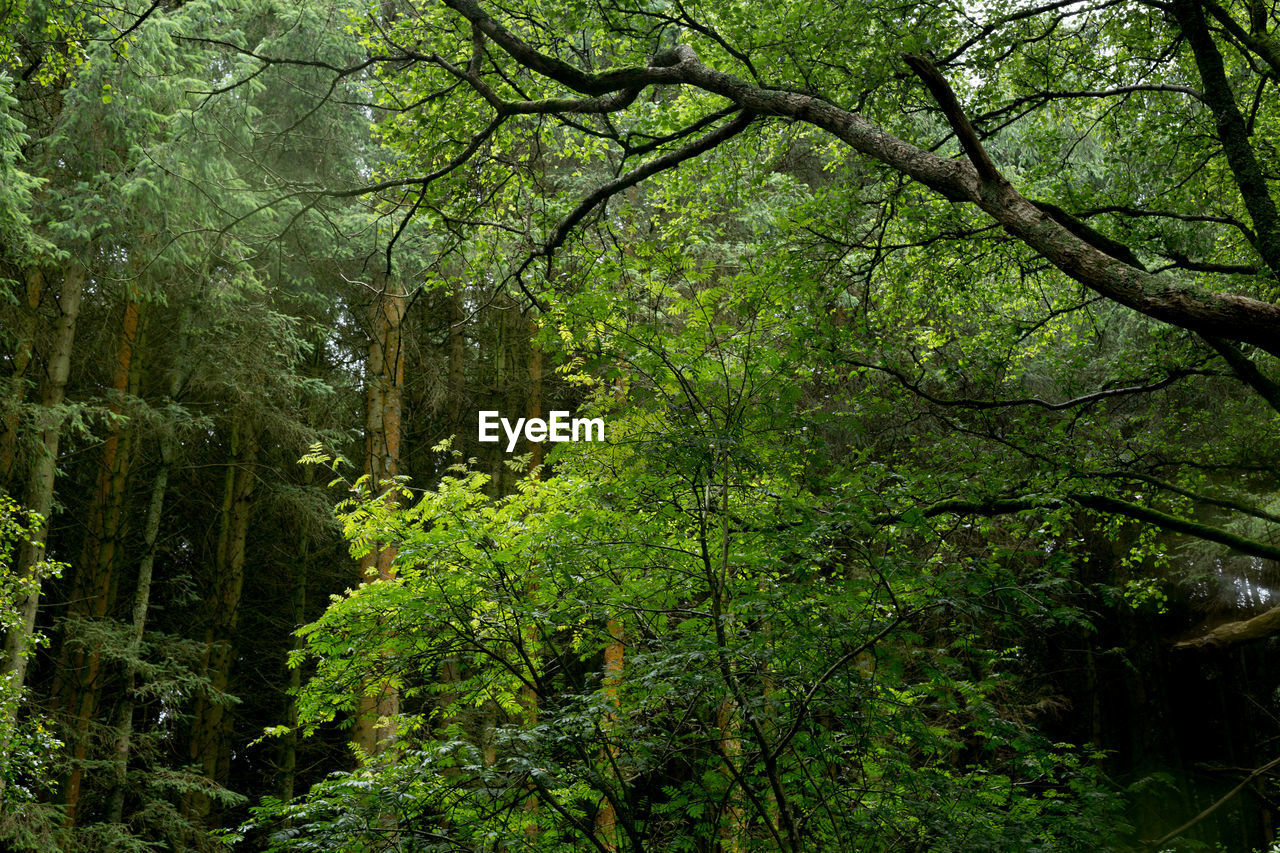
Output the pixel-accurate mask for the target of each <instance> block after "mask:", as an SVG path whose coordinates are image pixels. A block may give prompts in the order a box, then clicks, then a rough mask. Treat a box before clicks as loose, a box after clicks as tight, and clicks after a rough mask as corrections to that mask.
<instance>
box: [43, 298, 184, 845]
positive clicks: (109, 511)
mask: <svg viewBox="0 0 1280 853" xmlns="http://www.w3.org/2000/svg"><path fill="white" fill-rule="evenodd" d="M139 307H140V305H139V302H138V301H137V300H136V299H134V298H132V297H131V298H130V299H129V300H128V302H127V303H126V305H125V313H124V320H123V323H122V325H121V332H120V345H119V349H118V351H117V353H116V363H115V368H114V371H113V375H112V382H111V387H112V391H113V392H114V393H113V395H112V397H111V398H110V400H109V403H108V407H109V411H110V412H111V414H112V415H114V416H119V414H120V411H121V408H122V407H121V403H122V401H123V398H124V395H125V394H127V393H129V392H130V391H135V390H136V381H137V379H136V371H135V369H134V368H135V366H136V365H135V364H134V361H135V359H134V353H135V351H136V344H137V338H138V326H139V314H140V311H139ZM134 432H135V431H134V429H133V428H132V427H128V426H126V427H121V426H119V422H118V421H117V422H116V424H115V425H113V426H112V429H111V435H110V436H108V437H107V441H106V443H105V444H104V445H103V449H102V459H101V461H100V463H99V466H98V477H97V486H96V488H95V489H94V492H93V496H92V499H91V502H90V505H89V511H88V518H89V521H88V527H87V529H86V531H85V537H84V542H83V545H82V547H81V549H80V560H79V562H78V563H77V565H76V568H75V582H74V584H73V586H72V590H73V592H72V596H71V606H70V612H71V614H72V615H73V616H80V617H88V618H90V619H102V618H103V617H105V616H106V615H107V613H108V611H109V610H110V608H111V604H112V600H113V598H114V595H113V592H114V589H113V585H114V582H115V578H114V574H115V568H116V565H115V563H116V556H117V550H118V545H119V540H120V528H121V519H122V517H123V514H124V503H125V495H126V491H125V489H126V485H127V479H128V472H129V464H130V456H131V451H132V445H133V437H134ZM162 498H163V496H162ZM77 645H78V647H77V649H76V651H75V652H74V654H72V655H69V656H68V655H66V654H65V648H66V645H65V643H64V654H63V656H62V661H61V662H60V664H61V667H60V668H62V669H63V671H64V673H65V675H64V676H63V678H62V679H61V681H62V684H61V687H62V688H63V692H64V693H65V697H64V704H65V707H66V708H67V710H68V711H69V712H70V714H71V716H72V726H71V754H72V762H71V774H70V776H69V777H68V780H67V785H66V789H65V804H66V822H67V826H74V825H75V821H76V813H77V811H78V809H79V803H80V786H81V784H82V782H83V774H84V762H85V760H86V759H87V758H88V752H89V740H90V737H89V729H90V726H91V724H92V721H93V717H94V713H95V711H96V710H97V706H98V698H99V697H98V691H99V687H100V685H99V683H98V682H99V679H98V676H99V670H100V668H101V663H102V655H101V653H100V651H99V649H98V648H97V647H96V646H94V647H92V648H90V649H88V650H87V651H86V650H85V648H84V647H83V646H82V645H79V644H77ZM68 657H70V659H71V661H70V665H69V666H68V665H67V659H68Z"/></svg>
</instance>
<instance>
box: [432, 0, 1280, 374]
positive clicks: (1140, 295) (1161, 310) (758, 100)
mask: <svg viewBox="0 0 1280 853" xmlns="http://www.w3.org/2000/svg"><path fill="white" fill-rule="evenodd" d="M444 3H445V5H446V6H448V7H449V8H451V9H453V10H454V11H456V12H458V13H459V14H461V15H462V16H463V17H465V18H466V19H467V20H469V21H470V22H471V23H472V24H473V25H474V26H475V27H476V29H477V30H478V31H479V32H481V33H483V34H484V36H485V37H486V38H488V39H491V40H492V41H493V42H494V43H495V44H497V45H498V46H499V47H500V48H501V49H502V51H504V52H505V53H506V54H507V55H508V56H510V57H511V58H512V59H513V60H514V61H516V62H517V63H519V64H520V65H521V66H523V67H524V68H525V69H527V70H529V71H532V72H534V73H536V74H539V75H541V76H542V77H544V78H546V79H548V80H551V81H554V82H556V83H559V84H561V85H563V86H565V87H567V88H569V89H570V90H572V91H574V92H578V93H580V94H582V95H586V96H589V97H591V98H599V97H602V96H607V95H610V94H612V93H619V92H629V90H634V89H637V88H643V87H648V86H654V85H679V84H683V85H690V86H695V87H697V88H699V89H702V90H703V91H706V92H709V93H713V94H717V95H720V96H722V97H725V98H727V99H729V100H730V101H732V102H733V103H734V104H736V105H737V106H738V108H740V109H741V110H743V111H744V112H747V113H754V114H757V115H760V116H776V117H780V118H785V119H791V120H795V121H801V122H804V123H807V124H810V125H813V126H815V127H818V128H821V129H823V130H826V131H827V132H829V133H831V134H832V135H834V136H835V137H837V138H838V139H840V140H842V141H843V142H845V143H846V144H847V145H849V146H850V147H851V148H853V149H854V150H855V151H858V152H859V153H861V154H864V155H866V156H868V157H871V158H872V159H875V160H877V161H879V162H881V163H883V164H885V165H887V166H889V167H890V168H893V169H895V170H897V171H899V172H901V173H903V174H905V175H907V176H909V177H911V178H913V179H915V180H917V181H919V182H920V183H922V184H924V185H925V186H928V187H930V188H931V189H933V190H935V191H937V192H938V193H940V194H942V195H943V196H944V197H946V198H948V199H951V200H953V201H957V202H968V203H971V204H974V205H976V206H978V207H979V208H981V209H982V210H983V211H984V212H986V213H987V214H989V215H990V216H991V217H992V218H994V219H995V220H996V222H998V223H999V224H1000V225H1001V226H1002V227H1003V228H1004V229H1005V230H1006V231H1007V232H1008V233H1010V234H1011V235H1013V236H1014V237H1016V238H1018V239H1019V240H1021V241H1022V242H1023V243H1025V244H1026V245H1027V246H1029V247H1031V248H1032V249H1033V250H1035V251H1036V252H1038V253H1039V254H1040V255H1041V256H1043V257H1044V258H1045V259H1046V260H1048V261H1049V262H1050V263H1052V264H1053V265H1054V266H1056V267H1057V268H1058V269H1060V270H1062V271H1063V272H1064V273H1066V274H1067V275H1068V276H1070V277H1071V278H1073V279H1075V280H1076V281H1079V282H1080V283H1082V284H1084V285H1085V286H1086V287H1089V288H1090V289H1092V290H1094V291H1095V292H1097V293H1099V294H1101V295H1102V296H1105V297H1106V298H1108V299H1111V300H1113V301H1115V302H1118V303H1120V304H1122V305H1125V306H1127V307H1129V308H1132V309H1134V310H1136V311H1138V312H1140V313H1142V314H1145V315H1147V316H1149V317H1152V318H1154V319H1156V320H1159V321H1161V322H1165V323H1168V324H1170V325H1174V326H1178V327H1180V328H1184V329H1188V330H1190V331H1193V332H1197V333H1199V334H1202V335H1210V336H1215V337H1220V338H1225V339H1227V340H1233V341H1239V342H1241V343H1248V344H1252V345H1253V346H1256V347H1258V348H1259V349H1262V350H1264V351H1265V352H1268V353H1271V354H1272V355H1277V356H1280V306H1277V305H1275V304H1272V303H1270V302H1265V301H1262V300H1259V299H1254V298H1252V297H1248V296H1242V295H1238V294H1230V293H1216V292H1213V291H1209V290H1206V289H1204V288H1201V287H1198V286H1196V285H1194V284H1192V283H1190V282H1188V281H1187V280H1186V279H1184V278H1180V277H1176V276H1172V275H1167V274H1165V275H1157V274H1152V273H1149V272H1146V271H1145V270H1142V269H1140V268H1138V267H1137V266H1135V265H1134V264H1132V263H1130V262H1128V261H1126V260H1124V259H1122V258H1120V257H1117V256H1116V253H1113V252H1111V251H1107V250H1104V249H1103V248H1100V247H1099V246H1098V245H1095V243H1097V241H1096V240H1095V241H1091V240H1090V239H1086V238H1087V237H1088V235H1087V234H1086V235H1085V236H1081V234H1080V233H1077V232H1078V231H1079V229H1078V228H1077V229H1073V228H1071V227H1068V225H1067V224H1064V223H1063V222H1062V221H1061V217H1055V216H1054V215H1052V214H1051V213H1050V212H1048V211H1046V209H1045V208H1044V207H1042V206H1040V205H1037V204H1036V203H1034V202H1032V201H1030V200H1029V199H1027V198H1026V197H1024V196H1023V195H1021V194H1020V193H1019V192H1018V191H1017V190H1016V189H1015V188H1014V187H1013V186H1012V184H1010V183H1009V182H1008V181H1007V180H1005V179H1004V178H1003V176H1001V175H1000V173H999V172H998V170H996V168H995V166H994V164H992V163H991V161H990V158H988V157H985V152H983V153H979V152H981V146H980V145H979V146H977V147H976V149H975V148H974V147H973V146H972V145H970V144H969V143H968V142H967V141H966V140H965V139H964V136H963V135H962V137H961V141H962V143H964V144H965V149H966V153H967V154H969V158H970V159H965V160H957V159H947V158H944V157H939V156H938V155H936V154H933V153H932V152H930V151H927V150H925V149H923V148H920V147H919V146H916V145H912V144H911V143H909V142H906V141H904V140H902V139H899V138H897V137H896V136H894V135H892V134H891V133H888V132H887V131H885V130H884V129H883V128H881V127H879V126H877V125H876V124H874V123H873V122H871V121H869V120H867V119H866V118H864V117H863V116H861V115H859V114H858V113H855V112H852V111H850V110H846V109H843V108H841V107H839V106H837V105H835V104H833V103H831V102H830V101H827V100H824V99H822V98H820V97H817V96H814V95H811V94H807V93H802V92H795V91H789V90H785V89H767V88H763V87H761V86H758V85H755V84H753V83H750V82H748V81H745V80H742V79H740V78H737V77H734V76H732V75H730V74H726V73H724V72H722V71H718V70H716V69H714V68H710V67H708V66H707V65H705V64H704V63H703V62H702V61H701V60H700V59H699V58H698V56H697V54H696V53H695V52H694V51H693V49H692V48H691V47H689V46H688V45H681V46H679V47H677V48H675V49H673V50H669V51H663V52H662V53H660V54H658V55H656V56H655V57H654V58H653V60H651V62H650V64H649V65H647V66H644V67H639V66H635V67H629V68H619V69H612V70H609V71H605V72H601V73H590V72H586V71H583V70H581V69H579V68H576V67H574V66H573V65H571V64H569V63H567V62H565V61H563V60H561V59H557V58H555V57H551V56H547V55H545V54H543V53H541V52H539V51H538V50H537V49H535V48H534V47H532V46H531V45H529V44H527V43H526V42H524V41H523V40H522V39H520V38H519V37H518V36H516V35H515V34H514V33H512V32H511V31H509V30H507V29H506V28H505V27H503V26H502V25H501V24H500V23H499V22H497V21H496V20H494V19H493V18H492V17H490V16H489V15H488V13H486V12H485V11H484V9H483V8H482V7H481V6H480V4H479V3H478V2H476V0H444ZM909 61H910V62H911V64H912V65H913V67H915V68H916V70H917V72H920V71H921V70H922V69H927V68H932V66H931V65H929V64H928V63H927V60H921V59H919V58H912V59H911V60H909ZM926 83H928V84H929V86H930V89H931V91H932V92H933V94H934V96H935V99H938V98H939V97H941V98H942V100H940V105H941V106H942V107H943V110H944V113H947V118H948V120H949V121H951V122H952V125H953V128H954V127H956V124H957V122H958V121H959V119H960V118H961V117H962V116H963V113H962V111H961V110H960V108H959V105H958V103H956V101H955V97H954V95H953V94H952V95H950V96H949V97H948V96H947V94H946V93H949V92H950V89H949V87H947V85H946V81H945V80H944V79H943V78H942V76H941V75H940V74H937V73H936V69H935V70H934V74H932V75H928V73H927V70H926ZM623 100H625V98H624V99H623ZM965 123H966V124H967V119H966V120H965ZM971 130H972V129H971V128H970V131H971ZM974 138H975V139H976V136H975V137H974ZM970 160H972V161H973V162H970ZM975 163H976V164H977V165H975ZM1130 257H1131V256H1130Z"/></svg>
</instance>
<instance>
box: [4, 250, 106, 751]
mask: <svg viewBox="0 0 1280 853" xmlns="http://www.w3.org/2000/svg"><path fill="white" fill-rule="evenodd" d="M84 279H85V271H84V268H83V267H80V266H78V265H76V264H70V265H68V266H67V268H66V270H65V271H64V273H63V276H62V286H61V290H60V292H59V295H58V321H57V326H56V329H55V333H54V338H53V344H52V347H51V349H50V352H49V360H48V365H47V368H46V370H47V373H46V378H45V383H44V391H43V393H42V395H41V401H40V402H41V408H42V409H43V413H42V414H43V417H42V423H41V431H40V439H41V449H42V452H41V453H40V454H39V456H37V457H36V458H35V459H34V460H32V463H31V469H30V472H29V477H28V482H27V493H26V506H27V509H29V510H31V511H32V512H35V513H37V514H38V515H39V516H40V518H41V522H40V524H39V525H38V526H37V527H36V528H35V530H34V531H33V535H32V536H31V538H30V539H29V540H28V541H27V542H26V543H25V544H24V545H23V546H22V549H21V551H20V552H19V555H18V562H17V564H16V566H15V567H14V568H15V574H16V575H17V576H18V577H19V578H24V579H26V578H29V579H31V580H32V583H31V585H30V587H29V588H28V590H27V592H26V594H25V595H24V597H23V599H22V601H21V603H20V605H19V613H20V615H21V622H20V623H19V625H18V627H17V628H15V629H13V630H11V631H10V632H9V634H8V635H7V636H6V637H5V656H4V662H3V670H0V680H2V681H3V688H2V689H3V690H4V696H3V700H4V701H3V702H0V714H3V719H2V720H0V732H5V731H10V730H11V729H12V726H13V723H14V721H15V719H16V718H17V712H18V701H19V699H20V698H21V695H22V687H23V682H24V680H25V678H26V674H27V657H28V653H29V651H30V646H31V638H32V635H33V634H34V632H35V624H36V608H37V607H38V606H39V603H40V575H39V570H38V566H39V564H40V562H41V561H42V560H43V559H44V554H45V544H46V541H47V539H48V536H49V513H50V511H51V510H52V508H53V483H54V478H55V476H56V473H57V462H58V444H59V439H60V437H61V430H62V421H63V416H62V414H60V412H59V409H60V407H61V405H62V401H63V399H64V397H65V396H66V388H67V377H68V376H69V375H70V373H71V348H72V345H73V344H74V343H75V334H76V320H77V319H78V318H79V316H80V303H81V299H82V297H83V293H84ZM7 746H8V744H7V743H5V742H4V736H3V735H0V755H3V754H4V753H5V751H6V749H7Z"/></svg>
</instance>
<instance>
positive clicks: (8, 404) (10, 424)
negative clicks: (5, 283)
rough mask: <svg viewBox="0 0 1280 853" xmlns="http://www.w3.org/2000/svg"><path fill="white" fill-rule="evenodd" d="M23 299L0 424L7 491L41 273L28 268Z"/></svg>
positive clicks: (0, 475) (0, 481) (0, 478)
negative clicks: (24, 297)
mask: <svg viewBox="0 0 1280 853" xmlns="http://www.w3.org/2000/svg"><path fill="white" fill-rule="evenodd" d="M25 278H26V285H27V289H26V299H25V302H24V304H23V306H22V309H21V313H20V314H19V319H18V329H17V335H16V337H17V343H16V345H15V346H14V350H13V372H12V373H11V374H10V375H9V383H8V389H7V393H6V394H5V400H4V406H5V409H4V421H3V423H0V486H3V487H6V488H7V487H8V486H9V485H10V483H12V481H13V475H14V465H15V463H16V460H17V455H18V424H19V421H20V419H21V414H22V404H23V402H24V401H25V400H26V398H27V367H28V366H30V364H31V356H32V353H33V352H34V350H35V337H36V318H37V315H38V313H39V310H40V298H41V296H42V295H43V293H44V272H43V271H42V270H41V269H40V268H39V267H30V268H28V269H27V271H26V274H25Z"/></svg>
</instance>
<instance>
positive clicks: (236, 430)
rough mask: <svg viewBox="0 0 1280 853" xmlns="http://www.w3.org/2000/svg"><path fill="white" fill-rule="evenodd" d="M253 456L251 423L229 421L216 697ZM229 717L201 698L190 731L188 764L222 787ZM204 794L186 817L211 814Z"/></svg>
mask: <svg viewBox="0 0 1280 853" xmlns="http://www.w3.org/2000/svg"><path fill="white" fill-rule="evenodd" d="M257 456H258V435H257V428H256V426H255V425H254V424H253V422H252V420H251V419H249V418H246V419H245V420H244V421H239V420H237V421H235V422H233V424H232V428H231V461H230V463H229V464H228V465H227V471H226V477H225V480H224V484H223V497H222V508H221V512H220V513H219V531H218V546H217V552H216V556H215V560H214V568H215V572H216V576H215V580H214V588H213V590H212V598H211V600H210V601H209V602H208V604H209V606H210V610H211V621H210V625H209V629H208V632H207V634H206V647H205V655H204V672H205V673H206V674H207V676H208V678H209V681H210V687H211V688H212V689H213V691H214V692H215V695H216V694H219V693H226V692H227V686H228V685H229V684H230V681H231V664H232V651H233V645H234V634H235V628H236V622H237V621H238V619H239V615H240V593H241V591H242V590H243V588H244V564H245V543H246V541H247V539H248V535H249V520H250V517H251V513H252V509H253V502H252V496H253V490H254V485H255V482H256V472H255V471H254V466H255V465H256V463H257ZM230 726H231V718H230V717H229V716H228V715H227V706H226V705H225V703H223V702H219V701H214V700H210V699H206V698H204V697H201V698H200V700H199V701H198V702H197V703H196V713H195V719H194V721H193V723H192V726H191V745H190V755H191V759H192V760H193V761H194V762H195V763H196V764H198V765H200V768H201V770H202V771H203V772H204V775H205V777H206V778H208V779H209V780H211V781H213V782H216V783H218V784H222V783H223V782H225V781H226V779H227V775H228V771H229V770H230V765H231V748H230V737H229V736H230ZM212 807H213V802H212V800H211V799H210V798H209V797H208V795H206V794H202V793H196V794H191V795H189V796H188V802H187V813H188V814H189V815H190V816H191V817H193V818H197V819H200V818H203V817H205V816H206V815H208V814H209V812H210V811H211V810H212Z"/></svg>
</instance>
